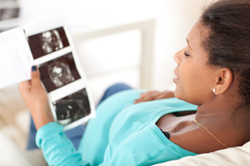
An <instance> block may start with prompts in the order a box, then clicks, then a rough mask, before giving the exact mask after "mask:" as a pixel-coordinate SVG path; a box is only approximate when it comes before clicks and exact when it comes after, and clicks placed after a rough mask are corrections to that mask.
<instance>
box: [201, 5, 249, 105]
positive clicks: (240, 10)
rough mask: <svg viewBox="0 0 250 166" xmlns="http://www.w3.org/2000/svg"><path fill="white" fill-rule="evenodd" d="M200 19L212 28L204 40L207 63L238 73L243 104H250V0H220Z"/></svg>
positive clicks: (207, 9)
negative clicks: (207, 55) (207, 56)
mask: <svg viewBox="0 0 250 166" xmlns="http://www.w3.org/2000/svg"><path fill="white" fill-rule="evenodd" d="M200 22H201V24H202V25H203V26H205V27H207V28H208V29H209V33H208V36H207V37H206V39H205V40H204V41H203V42H202V45H203V47H204V49H205V50H206V51H207V52H208V54H209V58H208V64H209V65H215V66H220V67H225V68H229V69H230V70H231V71H232V72H233V73H234V74H237V76H238V77H237V78H238V81H239V95H240V96H241V97H242V101H243V103H242V104H243V105H245V106H250V0H220V1H217V2H215V3H213V4H212V5H210V6H208V7H207V8H206V9H205V10H204V11H203V13H202V15H201V18H200Z"/></svg>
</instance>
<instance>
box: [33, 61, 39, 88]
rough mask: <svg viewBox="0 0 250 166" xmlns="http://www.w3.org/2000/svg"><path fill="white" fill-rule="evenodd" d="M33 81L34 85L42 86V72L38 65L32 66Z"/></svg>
mask: <svg viewBox="0 0 250 166" xmlns="http://www.w3.org/2000/svg"><path fill="white" fill-rule="evenodd" d="M31 83H32V87H37V86H41V79H40V72H39V70H38V69H37V67H36V66H32V71H31Z"/></svg>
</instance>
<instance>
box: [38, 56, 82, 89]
mask: <svg viewBox="0 0 250 166" xmlns="http://www.w3.org/2000/svg"><path fill="white" fill-rule="evenodd" d="M38 68H39V71H40V74H41V80H42V82H43V84H44V86H45V89H46V90H47V92H51V91H53V90H55V89H57V88H60V87H62V86H64V85H67V84H69V83H71V82H73V81H76V80H78V79H80V78H81V77H80V75H79V73H78V71H77V68H76V64H75V61H74V58H73V55H72V53H68V54H66V55H63V56H61V57H58V58H56V59H53V60H51V61H48V62H46V63H43V64H40V65H39V66H38Z"/></svg>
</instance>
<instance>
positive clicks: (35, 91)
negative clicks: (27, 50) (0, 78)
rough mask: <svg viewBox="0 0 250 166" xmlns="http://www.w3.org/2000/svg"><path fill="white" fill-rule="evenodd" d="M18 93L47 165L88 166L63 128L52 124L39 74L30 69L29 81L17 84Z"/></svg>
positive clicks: (35, 70) (33, 68) (45, 93)
mask: <svg viewBox="0 0 250 166" xmlns="http://www.w3.org/2000/svg"><path fill="white" fill-rule="evenodd" d="M19 91H20V93H21V95H22V97H23V99H24V101H25V103H26V104H27V106H28V108H29V109H30V112H31V115H32V118H33V120H34V123H35V126H36V128H37V130H38V131H37V135H36V144H37V146H38V147H40V148H41V149H42V150H43V154H44V157H45V159H46V161H47V162H48V164H49V165H56V166H57V165H60V166H63V165H76V166H79V165H89V164H88V163H86V162H84V161H83V160H82V156H81V154H80V153H79V152H77V151H76V150H75V148H74V146H73V144H72V142H71V141H70V140H69V139H68V138H67V136H66V135H65V134H64V132H63V126H61V125H59V124H58V123H56V122H54V119H53V117H52V113H51V110H50V107H49V101H48V98H47V92H46V91H45V89H44V88H43V86H42V84H41V80H40V73H39V71H38V70H37V68H36V67H32V72H31V80H29V81H25V82H22V83H20V84H19Z"/></svg>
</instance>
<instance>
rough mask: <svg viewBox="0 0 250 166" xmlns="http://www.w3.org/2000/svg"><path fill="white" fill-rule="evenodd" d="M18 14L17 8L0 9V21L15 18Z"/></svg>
mask: <svg viewBox="0 0 250 166" xmlns="http://www.w3.org/2000/svg"><path fill="white" fill-rule="evenodd" d="M18 16H19V8H4V9H0V21H2V20H9V19H13V18H17V17H18Z"/></svg>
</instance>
